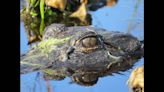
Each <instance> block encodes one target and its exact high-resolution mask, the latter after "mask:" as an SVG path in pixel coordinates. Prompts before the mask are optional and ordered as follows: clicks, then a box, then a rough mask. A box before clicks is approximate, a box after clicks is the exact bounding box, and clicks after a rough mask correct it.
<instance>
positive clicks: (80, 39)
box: [21, 24, 144, 86]
mask: <svg viewBox="0 0 164 92" xmlns="http://www.w3.org/2000/svg"><path fill="white" fill-rule="evenodd" d="M143 54H144V48H143V43H141V42H140V41H139V40H138V39H137V38H135V37H133V36H132V35H130V34H125V33H121V32H109V31H107V30H105V29H98V28H94V27H90V26H81V27H66V26H64V25H62V24H52V25H50V26H48V27H46V28H45V31H44V36H43V41H42V42H40V43H39V44H38V45H36V46H34V47H33V48H31V49H30V50H29V51H28V52H27V53H26V54H24V55H21V73H22V74H24V73H29V72H34V71H42V72H43V73H44V77H45V78H46V79H50V80H62V79H64V78H65V77H66V76H68V77H71V78H72V81H73V82H75V83H77V84H80V85H84V86H92V85H94V84H96V83H97V81H98V78H99V77H103V76H107V75H112V73H118V72H120V71H126V70H128V69H130V68H131V67H132V66H133V64H134V63H135V62H137V61H138V59H140V58H142V57H143Z"/></svg>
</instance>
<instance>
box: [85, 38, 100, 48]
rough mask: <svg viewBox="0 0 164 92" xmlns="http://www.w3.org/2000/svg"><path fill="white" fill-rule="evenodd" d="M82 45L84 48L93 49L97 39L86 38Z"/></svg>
mask: <svg viewBox="0 0 164 92" xmlns="http://www.w3.org/2000/svg"><path fill="white" fill-rule="evenodd" d="M82 45H83V46H84V47H94V46H96V45H97V38H95V37H88V38H85V39H83V40H82Z"/></svg>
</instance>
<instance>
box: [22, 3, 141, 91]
mask: <svg viewBox="0 0 164 92" xmlns="http://www.w3.org/2000/svg"><path fill="white" fill-rule="evenodd" d="M143 2H144V0H119V2H118V4H117V5H116V6H114V7H103V8H102V9H99V10H98V11H96V12H91V14H92V18H93V26H95V27H100V28H105V29H107V30H112V31H121V32H130V33H131V34H133V35H134V36H136V37H138V39H140V40H143V39H144V3H143ZM136 3H138V4H137V9H136ZM20 28H21V34H20V35H21V40H20V41H21V53H24V52H26V51H27V50H28V48H29V47H28V46H27V45H26V44H27V37H26V34H25V31H24V27H23V24H22V23H21V25H20ZM128 30H129V31H128ZM143 64H144V59H141V60H139V62H137V63H136V64H135V66H134V68H135V67H138V66H141V65H143ZM131 71H132V70H129V71H126V72H123V74H125V75H119V74H114V76H107V77H103V78H100V79H99V81H98V83H97V84H96V85H94V86H92V87H83V86H79V85H77V84H69V82H70V81H71V80H70V78H66V79H64V80H63V81H49V83H50V85H51V88H52V89H53V92H128V87H127V85H126V81H127V79H128V77H129V75H130V73H131ZM37 76H38V73H37V72H33V73H29V74H24V75H21V92H47V88H46V82H45V81H44V80H43V78H42V77H41V76H40V77H37ZM36 78H37V79H36Z"/></svg>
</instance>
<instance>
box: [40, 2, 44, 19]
mask: <svg viewBox="0 0 164 92" xmlns="http://www.w3.org/2000/svg"><path fill="white" fill-rule="evenodd" d="M40 14H41V19H42V20H43V19H44V0H40Z"/></svg>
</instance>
